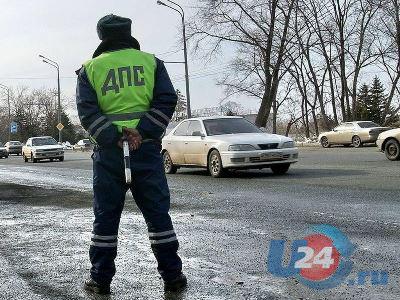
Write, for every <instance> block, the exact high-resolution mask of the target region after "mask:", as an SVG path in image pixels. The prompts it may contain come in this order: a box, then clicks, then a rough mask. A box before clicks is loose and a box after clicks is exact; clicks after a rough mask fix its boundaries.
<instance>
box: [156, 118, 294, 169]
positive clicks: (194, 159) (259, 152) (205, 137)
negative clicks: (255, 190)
mask: <svg viewBox="0 0 400 300" xmlns="http://www.w3.org/2000/svg"><path fill="white" fill-rule="evenodd" d="M161 153H162V156H163V161H164V169H165V172H166V173H167V174H172V173H176V172H177V170H178V168H181V167H202V168H207V169H208V170H209V172H210V174H211V176H213V177H222V176H223V175H225V173H226V171H227V170H237V169H263V168H271V170H272V171H273V173H275V174H279V175H282V174H285V173H286V172H287V171H288V170H289V167H290V165H291V164H293V163H296V162H297V161H298V156H299V152H298V149H297V148H295V144H294V142H293V140H292V139H291V138H288V137H285V136H280V135H276V134H268V133H265V132H263V131H262V130H261V129H259V128H258V127H257V126H255V125H254V124H253V123H251V122H249V121H247V120H246V119H244V118H242V117H203V118H192V119H187V120H184V121H182V122H180V123H179V124H178V125H177V126H176V127H175V128H174V129H173V130H172V131H171V132H170V133H169V134H167V135H166V136H165V137H164V138H163V140H162V150H161Z"/></svg>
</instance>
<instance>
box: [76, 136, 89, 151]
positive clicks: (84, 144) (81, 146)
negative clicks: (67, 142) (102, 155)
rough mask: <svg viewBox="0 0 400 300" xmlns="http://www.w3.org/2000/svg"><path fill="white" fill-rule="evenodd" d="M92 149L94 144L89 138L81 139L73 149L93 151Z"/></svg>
mask: <svg viewBox="0 0 400 300" xmlns="http://www.w3.org/2000/svg"><path fill="white" fill-rule="evenodd" d="M92 149H93V145H92V143H91V142H90V140H89V139H83V140H80V141H78V142H77V143H76V144H75V145H73V146H72V150H74V151H91V150H92Z"/></svg>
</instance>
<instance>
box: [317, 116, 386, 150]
mask: <svg viewBox="0 0 400 300" xmlns="http://www.w3.org/2000/svg"><path fill="white" fill-rule="evenodd" d="M390 129H391V128H390V127H382V126H380V125H378V124H376V123H374V122H371V121H355V122H345V123H342V124H340V125H339V126H337V127H335V128H334V129H332V131H328V132H324V133H321V134H320V135H319V137H318V141H319V142H320V144H321V146H322V147H324V148H329V147H330V146H333V145H343V146H347V147H348V146H350V145H353V146H354V147H355V148H360V147H362V146H363V145H364V144H367V143H375V142H376V140H377V139H378V136H379V134H381V133H382V132H385V131H387V130H390Z"/></svg>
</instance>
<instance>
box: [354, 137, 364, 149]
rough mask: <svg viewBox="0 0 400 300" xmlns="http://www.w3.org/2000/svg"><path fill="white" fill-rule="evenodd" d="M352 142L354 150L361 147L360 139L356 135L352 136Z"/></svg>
mask: <svg viewBox="0 0 400 300" xmlns="http://www.w3.org/2000/svg"><path fill="white" fill-rule="evenodd" d="M352 142H353V146H354V148H360V147H362V142H361V138H360V137H359V136H358V135H355V136H353V139H352Z"/></svg>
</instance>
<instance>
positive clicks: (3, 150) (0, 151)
mask: <svg viewBox="0 0 400 300" xmlns="http://www.w3.org/2000/svg"><path fill="white" fill-rule="evenodd" d="M3 157H5V158H8V152H7V149H6V147H4V146H3V144H2V143H1V142H0V158H3Z"/></svg>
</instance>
